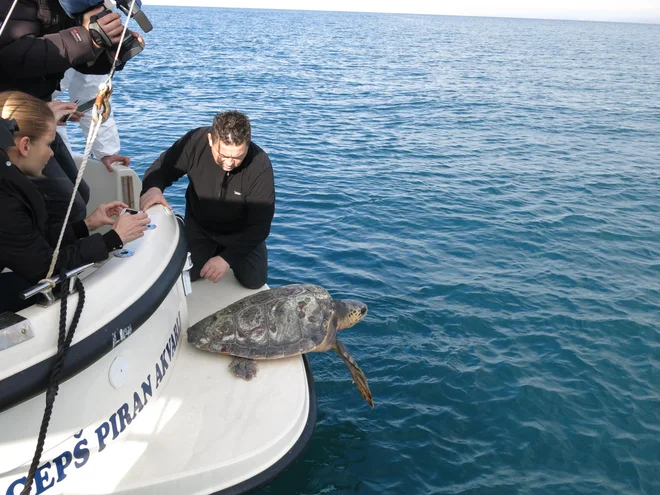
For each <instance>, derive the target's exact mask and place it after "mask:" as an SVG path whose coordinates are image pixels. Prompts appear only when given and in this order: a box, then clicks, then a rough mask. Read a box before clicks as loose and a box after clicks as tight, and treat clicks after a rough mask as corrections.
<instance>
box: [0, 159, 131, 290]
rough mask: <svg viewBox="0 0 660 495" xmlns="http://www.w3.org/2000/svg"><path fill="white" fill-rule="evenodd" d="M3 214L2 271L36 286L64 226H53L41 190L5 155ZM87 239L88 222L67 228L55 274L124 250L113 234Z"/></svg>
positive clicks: (0, 170) (1, 164) (0, 195)
mask: <svg viewBox="0 0 660 495" xmlns="http://www.w3.org/2000/svg"><path fill="white" fill-rule="evenodd" d="M7 164H9V165H7ZM0 212H2V214H0V272H1V271H2V270H3V269H4V268H9V269H10V270H12V271H13V272H14V273H16V274H17V275H20V276H21V277H23V278H24V279H25V280H27V281H28V282H29V283H31V284H36V283H37V282H39V280H41V279H42V278H44V277H45V276H46V274H47V272H48V268H49V267H50V261H51V258H52V256H53V250H54V247H55V245H56V244H57V239H58V237H59V233H60V228H61V225H50V224H49V222H48V213H47V211H46V205H45V203H44V200H43V198H42V197H41V194H40V193H39V190H38V189H37V187H36V186H35V185H34V184H33V182H32V181H31V180H30V179H28V178H27V177H26V176H25V175H23V173H22V172H21V171H20V170H19V169H18V168H16V167H15V166H14V165H12V164H11V162H10V161H9V158H8V157H7V155H6V154H5V152H4V151H1V150H0ZM88 235H89V232H88V231H87V227H86V226H85V222H79V223H78V224H75V225H73V226H69V227H67V229H66V231H65V234H64V239H63V241H62V247H61V249H60V255H59V256H58V259H57V264H56V265H55V274H56V275H58V274H59V273H60V270H61V269H62V268H65V269H71V268H75V267H77V266H80V265H85V264H87V263H95V262H97V261H103V260H105V259H107V258H108V254H109V253H110V251H112V250H114V249H117V248H119V247H121V239H120V238H119V236H118V235H117V233H116V232H115V231H114V230H111V231H109V232H108V233H106V234H104V235H101V234H93V235H91V236H88Z"/></svg>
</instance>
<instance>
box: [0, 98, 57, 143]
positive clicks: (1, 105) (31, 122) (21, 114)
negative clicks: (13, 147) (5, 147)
mask: <svg viewBox="0 0 660 495" xmlns="http://www.w3.org/2000/svg"><path fill="white" fill-rule="evenodd" d="M0 117H2V118H3V119H9V120H11V119H15V120H16V123H17V124H18V132H16V133H14V137H15V138H22V137H24V136H27V137H29V138H30V139H33V140H37V139H39V138H42V137H43V136H45V135H46V134H47V133H48V132H51V129H52V127H50V126H49V125H48V124H49V123H55V115H54V114H53V111H52V110H51V109H50V107H49V106H48V105H47V104H46V103H45V102H43V101H41V100H40V99H38V98H35V97H34V96H30V95H28V94H26V93H22V92H20V91H3V92H2V93H0Z"/></svg>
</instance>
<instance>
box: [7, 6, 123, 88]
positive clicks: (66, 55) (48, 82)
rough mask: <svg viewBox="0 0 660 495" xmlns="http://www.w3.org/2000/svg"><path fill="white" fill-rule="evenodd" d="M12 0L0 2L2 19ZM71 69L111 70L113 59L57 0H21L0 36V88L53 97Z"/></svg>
mask: <svg viewBox="0 0 660 495" xmlns="http://www.w3.org/2000/svg"><path fill="white" fill-rule="evenodd" d="M12 3H13V2H12V0H0V20H2V21H4V20H5V18H6V17H7V13H8V12H9V9H10V8H11V5H12ZM71 67H74V68H75V69H76V70H77V71H79V72H83V73H87V74H107V73H108V72H110V68H111V61H110V59H109V57H108V56H107V53H104V52H103V50H100V49H98V48H96V47H95V46H94V45H93V43H92V38H91V36H90V34H89V31H87V29H85V28H84V27H82V26H76V25H75V21H74V20H73V19H71V18H70V17H68V16H67V15H66V14H65V12H64V10H63V9H62V7H61V6H60V4H59V2H58V1H57V0H20V1H19V2H18V4H17V5H16V8H15V9H14V12H13V13H12V15H11V17H10V18H9V21H8V22H7V25H6V27H5V30H4V32H3V33H2V36H0V91H7V90H18V91H23V92H24V93H29V94H31V95H32V96H36V97H37V98H40V99H42V100H44V101H50V99H51V95H52V93H53V91H55V90H56V89H60V81H61V80H62V77H63V75H64V72H65V71H66V70H67V69H69V68H71Z"/></svg>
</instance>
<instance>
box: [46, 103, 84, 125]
mask: <svg viewBox="0 0 660 495" xmlns="http://www.w3.org/2000/svg"><path fill="white" fill-rule="evenodd" d="M48 106H49V107H50V109H51V110H52V112H53V115H55V123H56V124H57V125H66V122H60V120H62V117H64V116H65V115H70V114H72V113H74V112H75V111H76V108H77V107H78V105H76V104H75V103H73V102H72V101H62V100H53V101H49V102H48Z"/></svg>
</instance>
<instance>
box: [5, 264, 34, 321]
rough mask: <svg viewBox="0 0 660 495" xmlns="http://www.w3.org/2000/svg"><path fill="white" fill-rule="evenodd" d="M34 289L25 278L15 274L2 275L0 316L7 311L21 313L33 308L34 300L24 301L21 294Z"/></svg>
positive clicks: (6, 273)
mask: <svg viewBox="0 0 660 495" xmlns="http://www.w3.org/2000/svg"><path fill="white" fill-rule="evenodd" d="M30 287H32V284H30V283H28V281H27V280H25V279H24V278H23V277H20V276H18V275H16V274H15V273H14V272H5V273H0V314H2V313H4V312H5V311H13V312H16V311H20V310H21V309H25V308H27V307H28V306H32V304H33V301H32V298H30V299H27V300H23V299H21V298H20V296H19V294H20V293H21V292H23V291H25V290H28V289H29V288H30Z"/></svg>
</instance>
